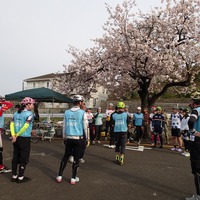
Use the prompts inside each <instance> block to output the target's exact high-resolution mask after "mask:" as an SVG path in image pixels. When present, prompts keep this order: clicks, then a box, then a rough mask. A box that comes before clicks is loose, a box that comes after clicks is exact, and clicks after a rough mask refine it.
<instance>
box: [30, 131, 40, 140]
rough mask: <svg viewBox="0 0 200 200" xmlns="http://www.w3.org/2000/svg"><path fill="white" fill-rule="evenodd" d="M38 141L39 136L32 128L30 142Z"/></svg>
mask: <svg viewBox="0 0 200 200" xmlns="http://www.w3.org/2000/svg"><path fill="white" fill-rule="evenodd" d="M38 141H39V138H38V136H37V132H36V130H33V131H32V133H31V142H32V143H37V142H38Z"/></svg>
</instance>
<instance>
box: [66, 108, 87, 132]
mask: <svg viewBox="0 0 200 200" xmlns="http://www.w3.org/2000/svg"><path fill="white" fill-rule="evenodd" d="M84 113H85V111H84V110H81V109H79V110H76V111H72V110H66V111H65V116H64V120H65V135H66V136H83V130H84V122H83V119H84Z"/></svg>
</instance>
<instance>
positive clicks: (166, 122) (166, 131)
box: [162, 109, 169, 144]
mask: <svg viewBox="0 0 200 200" xmlns="http://www.w3.org/2000/svg"><path fill="white" fill-rule="evenodd" d="M162 114H163V116H164V118H165V126H164V130H163V131H164V134H165V140H166V143H167V144H169V133H168V132H169V129H168V125H169V118H168V115H167V113H166V111H165V110H164V109H163V110H162Z"/></svg>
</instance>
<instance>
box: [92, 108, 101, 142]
mask: <svg viewBox="0 0 200 200" xmlns="http://www.w3.org/2000/svg"><path fill="white" fill-rule="evenodd" d="M102 120H103V114H102V113H101V107H99V108H98V109H97V112H96V113H95V115H94V125H95V137H96V138H97V142H98V143H99V144H100V143H101V142H100V136H101V130H102V125H103V121H102Z"/></svg>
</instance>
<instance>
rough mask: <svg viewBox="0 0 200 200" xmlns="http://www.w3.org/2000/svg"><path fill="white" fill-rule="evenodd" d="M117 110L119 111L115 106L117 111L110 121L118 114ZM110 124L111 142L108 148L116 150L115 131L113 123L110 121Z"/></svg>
mask: <svg viewBox="0 0 200 200" xmlns="http://www.w3.org/2000/svg"><path fill="white" fill-rule="evenodd" d="M117 110H118V108H117V106H115V111H114V112H113V113H112V114H111V116H110V119H111V118H112V115H113V114H114V113H116V112H117ZM110 124H111V127H110V141H109V146H108V148H110V149H114V148H115V134H114V129H113V126H112V123H111V121H110Z"/></svg>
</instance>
